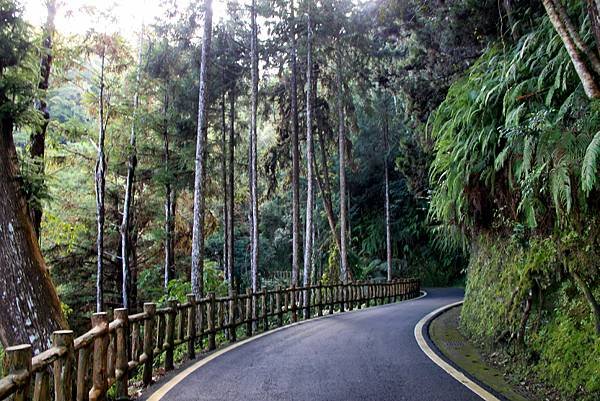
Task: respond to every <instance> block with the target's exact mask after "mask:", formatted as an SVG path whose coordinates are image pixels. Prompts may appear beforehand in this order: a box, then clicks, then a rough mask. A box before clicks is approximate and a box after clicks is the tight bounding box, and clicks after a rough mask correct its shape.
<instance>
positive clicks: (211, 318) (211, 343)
mask: <svg viewBox="0 0 600 401" xmlns="http://www.w3.org/2000/svg"><path fill="white" fill-rule="evenodd" d="M215 309H216V303H215V293H214V292H210V293H208V305H207V306H206V318H207V320H208V350H209V351H212V350H214V349H215V348H217V343H216V341H215V334H216V333H215V317H216V312H217V311H216V310H215Z"/></svg>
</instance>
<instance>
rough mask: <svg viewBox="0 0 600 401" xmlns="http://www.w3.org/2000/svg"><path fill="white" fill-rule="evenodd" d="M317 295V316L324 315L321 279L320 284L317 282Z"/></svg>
mask: <svg viewBox="0 0 600 401" xmlns="http://www.w3.org/2000/svg"><path fill="white" fill-rule="evenodd" d="M315 296H316V300H315V302H316V303H317V316H323V286H322V285H321V282H320V281H319V284H317V293H316V295H315Z"/></svg>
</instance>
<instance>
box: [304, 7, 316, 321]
mask: <svg viewBox="0 0 600 401" xmlns="http://www.w3.org/2000/svg"><path fill="white" fill-rule="evenodd" d="M308 7H309V8H308V22H307V32H308V33H307V38H306V221H305V224H306V226H305V232H304V276H303V281H302V284H303V286H304V287H307V286H308V285H310V272H311V266H312V256H313V255H312V251H313V243H312V241H313V209H314V205H313V201H314V196H313V181H314V177H313V133H312V103H313V99H312V89H313V87H312V80H313V73H312V68H313V66H312V22H311V9H310V8H311V7H310V2H309V6H308ZM306 295H307V291H305V296H304V297H303V299H304V307H305V308H306V307H307V306H308V299H307V298H308V297H307V296H306ZM304 311H305V313H306V309H305V310H304ZM305 318H306V316H305Z"/></svg>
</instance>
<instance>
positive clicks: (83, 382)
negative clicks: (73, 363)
mask: <svg viewBox="0 0 600 401" xmlns="http://www.w3.org/2000/svg"><path fill="white" fill-rule="evenodd" d="M89 361H90V348H89V347H83V348H80V349H79V354H78V356H77V394H76V397H77V401H87V400H88V397H89V392H88V380H89V370H90V365H89Z"/></svg>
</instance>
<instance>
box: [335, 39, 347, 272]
mask: <svg viewBox="0 0 600 401" xmlns="http://www.w3.org/2000/svg"><path fill="white" fill-rule="evenodd" d="M340 46H341V45H340V43H339V39H338V42H337V43H336V48H335V83H336V97H337V114H338V156H339V176H340V177H339V179H340V279H341V280H342V281H346V280H348V253H347V234H346V227H347V219H348V218H347V209H346V191H347V189H346V126H345V121H344V119H345V117H344V114H345V113H344V88H343V84H342V54H341V49H340Z"/></svg>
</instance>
